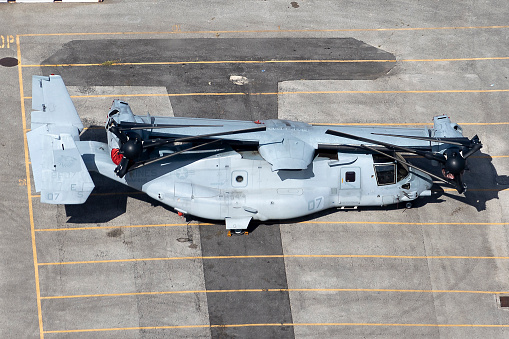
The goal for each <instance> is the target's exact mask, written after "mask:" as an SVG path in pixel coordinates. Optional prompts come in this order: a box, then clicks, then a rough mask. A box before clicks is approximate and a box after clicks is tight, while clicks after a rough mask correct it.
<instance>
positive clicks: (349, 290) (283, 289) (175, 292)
mask: <svg viewBox="0 0 509 339" xmlns="http://www.w3.org/2000/svg"><path fill="white" fill-rule="evenodd" d="M264 292H388V293H466V294H508V293H509V291H467V290H419V289H412V290H404V289H386V288H254V289H237V290H196V291H164V292H132V293H110V294H80V295H63V296H49V297H41V299H43V300H52V299H73V298H102V297H129V296H139V295H165V294H194V293H207V294H208V293H264Z"/></svg>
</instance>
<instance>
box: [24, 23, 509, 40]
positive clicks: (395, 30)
mask: <svg viewBox="0 0 509 339" xmlns="http://www.w3.org/2000/svg"><path fill="white" fill-rule="evenodd" d="M506 28H509V26H506V25H496V26H456V27H455V26H448V27H402V28H330V29H281V28H280V27H278V28H277V29H250V30H217V31H214V30H200V31H183V30H180V29H179V30H173V31H153V32H75V33H72V32H68V33H27V34H20V35H19V36H24V37H40V36H76V35H85V36H86V35H91V36H94V35H159V34H164V35H174V34H238V33H243V34H245V33H306V32H321V33H325V32H398V31H434V30H467V29H506Z"/></svg>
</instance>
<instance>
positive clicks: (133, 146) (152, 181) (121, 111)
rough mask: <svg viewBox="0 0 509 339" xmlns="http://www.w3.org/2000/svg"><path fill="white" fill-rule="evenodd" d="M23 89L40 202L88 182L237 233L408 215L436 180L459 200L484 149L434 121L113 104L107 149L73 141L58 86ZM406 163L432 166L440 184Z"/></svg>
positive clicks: (73, 192)
mask: <svg viewBox="0 0 509 339" xmlns="http://www.w3.org/2000/svg"><path fill="white" fill-rule="evenodd" d="M32 81H33V83H32V109H33V110H34V111H33V112H32V115H31V131H30V132H28V133H27V140H28V147H29V151H30V157H31V162H32V169H33V175H34V181H35V189H36V191H37V192H41V202H43V203H49V204H82V203H84V202H85V201H86V200H87V198H88V196H89V195H90V193H91V192H92V190H93V189H94V183H93V181H92V179H91V177H90V174H89V171H94V172H98V173H100V174H101V175H103V176H106V177H108V178H110V179H113V180H115V181H117V182H120V183H122V184H124V185H128V186H130V187H132V188H134V189H137V190H140V191H143V192H145V193H146V194H148V195H149V196H150V197H152V198H153V199H155V200H157V201H160V202H161V203H163V204H166V205H169V206H171V207H172V208H173V209H174V210H175V211H177V212H179V214H181V215H182V214H189V215H194V216H197V217H201V218H206V219H213V220H222V221H225V224H226V228H227V229H228V230H232V231H234V233H244V232H245V230H246V229H247V227H248V225H249V223H250V221H251V220H261V221H265V220H269V219H290V218H297V217H302V216H305V215H308V214H312V213H315V212H318V211H322V210H325V209H329V208H334V207H335V208H351V207H353V208H356V207H357V206H384V205H390V204H396V203H405V204H409V203H410V202H411V201H413V200H415V199H417V198H418V197H423V196H430V195H431V186H432V184H433V179H435V180H437V181H439V182H441V183H444V184H447V185H450V186H453V187H455V188H456V189H457V190H458V192H459V193H463V192H465V189H466V185H465V184H464V183H463V180H462V174H463V172H464V170H465V169H466V159H467V158H468V157H469V156H471V155H472V154H474V153H475V152H477V151H478V150H480V149H481V147H482V144H481V142H480V141H479V138H478V137H477V136H474V137H473V138H472V139H468V138H466V137H464V136H463V134H462V129H461V127H460V126H458V125H457V124H455V123H452V122H451V121H450V119H449V118H448V117H447V116H437V117H435V118H434V119H433V122H434V125H433V128H395V127H359V126H337V125H311V124H307V123H304V122H297V121H288V120H261V121H254V122H253V121H237V120H219V119H197V118H177V117H155V116H151V115H149V114H147V115H146V116H138V115H134V114H133V112H132V111H131V109H130V107H129V105H128V104H127V103H126V102H123V101H121V100H114V101H113V105H112V106H111V110H110V111H109V113H108V115H107V122H106V126H105V128H106V133H107V140H108V143H102V142H97V141H81V140H80V133H81V132H82V131H83V129H84V128H83V124H82V122H81V121H80V118H79V116H78V113H77V111H76V109H75V107H74V105H73V103H72V100H71V98H70V96H69V94H68V92H67V89H66V87H65V85H64V82H63V80H62V78H61V77H60V76H58V75H50V76H33V80H32ZM407 154H413V155H418V156H421V157H424V158H425V159H429V160H431V162H432V163H435V165H438V164H440V166H441V167H442V174H443V177H441V176H438V175H435V174H433V173H431V172H429V171H427V170H424V169H422V168H420V167H417V166H415V165H412V164H411V163H409V162H408V161H407V160H405V158H404V157H403V155H407ZM407 207H409V206H407Z"/></svg>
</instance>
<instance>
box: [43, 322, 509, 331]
mask: <svg viewBox="0 0 509 339" xmlns="http://www.w3.org/2000/svg"><path fill="white" fill-rule="evenodd" d="M295 326H376V327H471V328H476V327H481V328H482V327H488V328H490V327H491V328H508V327H509V324H405V323H403V324H396V323H262V324H221V325H213V324H211V325H180V326H143V327H117V328H97V329H78V330H60V331H44V333H79V332H105V331H128V330H138V331H139V330H162V329H190V328H238V327H295Z"/></svg>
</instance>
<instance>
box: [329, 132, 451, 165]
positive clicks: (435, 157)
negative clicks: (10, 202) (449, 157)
mask: <svg viewBox="0 0 509 339" xmlns="http://www.w3.org/2000/svg"><path fill="white" fill-rule="evenodd" d="M325 133H327V134H331V135H335V136H338V137H342V138H347V139H352V140H358V141H364V142H369V143H370V144H375V145H380V146H384V147H386V148H389V149H394V150H400V151H403V152H408V153H413V154H417V155H422V156H423V157H425V158H427V159H430V160H436V161H439V162H441V163H443V162H445V158H444V156H443V155H441V154H440V155H438V154H433V153H431V152H424V151H419V150H416V149H412V148H408V147H404V146H398V145H394V144H389V143H387V142H383V141H378V140H373V139H368V138H364V137H360V136H357V135H352V134H348V133H343V132H338V131H334V130H330V129H329V130H327V131H326V132H325ZM373 134H374V133H373ZM414 167H415V166H414Z"/></svg>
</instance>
